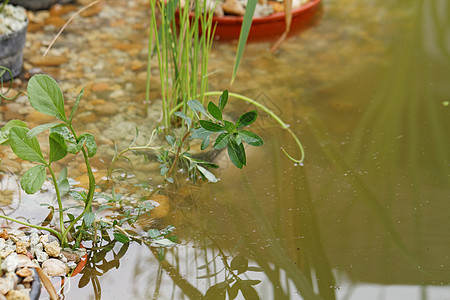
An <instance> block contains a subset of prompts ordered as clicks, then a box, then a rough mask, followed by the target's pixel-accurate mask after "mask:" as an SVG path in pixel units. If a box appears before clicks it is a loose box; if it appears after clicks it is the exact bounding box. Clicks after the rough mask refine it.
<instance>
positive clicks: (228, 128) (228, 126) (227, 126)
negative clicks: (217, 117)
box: [224, 121, 236, 133]
mask: <svg viewBox="0 0 450 300" xmlns="http://www.w3.org/2000/svg"><path fill="white" fill-rule="evenodd" d="M224 123H225V130H226V131H228V132H230V133H233V132H234V131H235V130H236V125H234V124H233V123H231V122H230V121H225V122H224Z"/></svg>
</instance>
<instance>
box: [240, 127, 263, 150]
mask: <svg viewBox="0 0 450 300" xmlns="http://www.w3.org/2000/svg"><path fill="white" fill-rule="evenodd" d="M238 135H239V137H240V138H241V139H242V140H243V141H244V142H246V143H247V144H249V145H252V146H261V145H263V144H264V141H263V139H262V138H261V137H260V136H259V135H257V134H256V133H253V132H250V131H247V130H238Z"/></svg>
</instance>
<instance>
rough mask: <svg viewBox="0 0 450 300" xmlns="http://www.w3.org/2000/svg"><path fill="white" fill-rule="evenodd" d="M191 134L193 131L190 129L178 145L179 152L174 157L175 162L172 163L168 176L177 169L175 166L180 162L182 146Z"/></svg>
mask: <svg viewBox="0 0 450 300" xmlns="http://www.w3.org/2000/svg"><path fill="white" fill-rule="evenodd" d="M190 134H191V133H190V132H189V131H188V132H186V133H185V134H184V136H183V138H182V139H181V141H180V145H179V146H178V149H177V153H176V154H175V158H174V160H173V163H172V167H170V170H169V171H168V172H167V174H168V177H171V176H172V173H173V170H175V167H176V165H177V163H178V159H179V157H180V151H181V148H182V147H183V143H184V141H186V139H187V138H188V137H189V135H190Z"/></svg>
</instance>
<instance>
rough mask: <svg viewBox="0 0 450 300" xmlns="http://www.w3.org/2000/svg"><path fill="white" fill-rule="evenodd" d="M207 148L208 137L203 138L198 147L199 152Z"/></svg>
mask: <svg viewBox="0 0 450 300" xmlns="http://www.w3.org/2000/svg"><path fill="white" fill-rule="evenodd" d="M208 146H209V135H208V136H205V137H204V138H203V141H202V144H201V145H200V149H201V150H205V149H206V148H208Z"/></svg>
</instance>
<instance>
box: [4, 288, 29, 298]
mask: <svg viewBox="0 0 450 300" xmlns="http://www.w3.org/2000/svg"><path fill="white" fill-rule="evenodd" d="M27 292H28V295H27V294H26V293H27ZM6 299H7V300H30V293H29V291H27V290H23V291H18V290H12V291H10V292H9V293H8V294H7V295H6Z"/></svg>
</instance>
